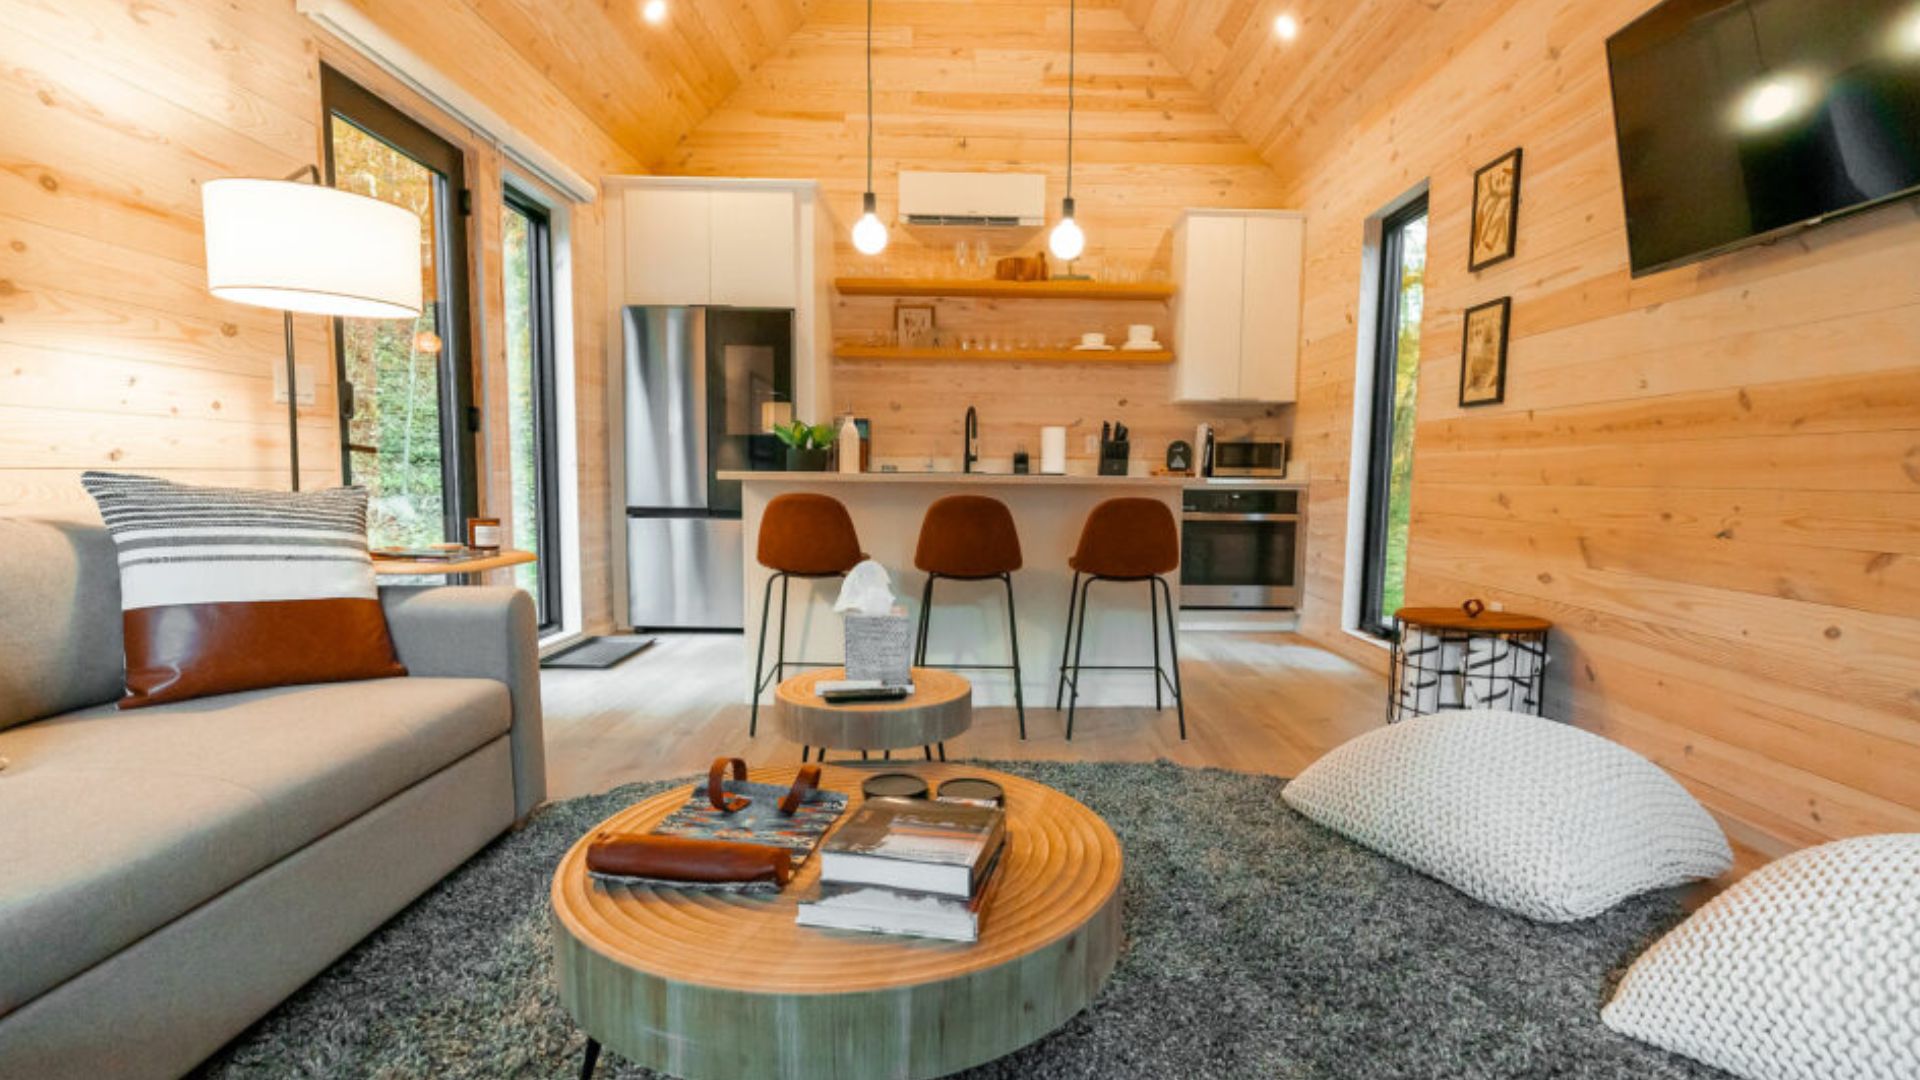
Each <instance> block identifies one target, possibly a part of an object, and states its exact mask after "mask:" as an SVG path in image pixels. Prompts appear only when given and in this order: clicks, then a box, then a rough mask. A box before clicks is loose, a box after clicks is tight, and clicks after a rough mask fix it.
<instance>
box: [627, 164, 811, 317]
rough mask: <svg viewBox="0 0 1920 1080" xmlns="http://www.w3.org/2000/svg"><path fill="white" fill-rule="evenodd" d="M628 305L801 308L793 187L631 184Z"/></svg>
mask: <svg viewBox="0 0 1920 1080" xmlns="http://www.w3.org/2000/svg"><path fill="white" fill-rule="evenodd" d="M622 208H623V210H624V212H625V217H626V229H625V251H626V259H625V261H626V267H625V269H626V275H625V278H626V286H625V290H624V293H623V295H622V299H623V300H624V301H625V302H626V303H628V304H717V305H727V306H732V307H770V308H792V307H798V306H799V305H800V284H799V278H800V274H799V263H800V260H799V252H800V215H799V204H798V201H797V200H796V198H795V194H794V192H793V191H792V190H791V189H778V188H759V187H746V186H743V187H740V188H722V187H716V186H713V185H711V184H698V185H692V186H687V187H675V186H671V185H666V184H660V185H654V184H649V185H646V186H635V187H628V188H627V189H626V190H625V191H624V192H623V199H622Z"/></svg>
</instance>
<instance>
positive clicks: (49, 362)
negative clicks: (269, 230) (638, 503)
mask: <svg viewBox="0 0 1920 1080" xmlns="http://www.w3.org/2000/svg"><path fill="white" fill-rule="evenodd" d="M363 6H364V7H365V8H366V9H367V10H368V11H369V12H372V13H375V14H376V16H377V17H378V18H379V19H380V20H381V21H382V23H383V25H386V26H388V28H389V29H390V30H391V31H392V32H393V33H395V34H396V36H399V37H401V38H402V39H403V40H406V41H407V43H408V45H409V46H410V47H412V48H414V49H415V50H416V51H418V52H419V53H421V54H422V55H424V56H425V57H426V58H427V59H428V60H429V61H430V62H431V63H433V64H435V65H436V66H439V67H440V68H441V69H442V70H443V71H445V72H447V73H448V74H449V75H451V76H453V77H455V78H456V79H459V80H461V81H462V82H463V83H464V84H465V85H467V86H468V87H469V88H471V89H472V90H473V91H474V92H475V93H477V94H479V95H481V96H482V97H484V98H486V99H487V100H488V101H489V103H490V104H491V105H492V106H493V107H494V108H496V110H497V111H499V112H500V113H501V114H502V115H504V116H506V117H507V118H508V119H509V120H510V121H511V122H513V123H515V124H517V125H519V126H521V127H522V128H523V130H528V131H535V132H539V133H540V137H541V138H542V139H543V140H545V141H546V145H547V147H548V149H549V150H551V151H552V152H553V153H555V154H557V155H559V156H560V157H561V158H562V159H563V160H566V161H567V162H568V163H569V164H570V165H572V166H573V167H574V168H576V169H577V170H579V171H580V172H582V173H584V174H585V175H588V176H590V177H592V176H598V175H599V174H601V173H604V172H616V171H625V172H631V171H635V170H636V169H637V168H638V163H637V162H636V161H635V160H634V159H633V158H632V157H631V156H629V155H628V154H627V153H626V152H625V151H623V150H621V149H620V148H619V147H618V146H617V145H616V144H615V143H614V142H613V140H612V139H611V138H610V137H609V136H607V135H606V133H605V132H602V131H600V130H599V129H598V128H596V127H594V126H593V125H592V123H591V122H590V121H588V120H587V119H586V118H585V117H584V115H583V114H581V113H579V111H578V110H577V109H574V108H573V107H572V106H571V105H570V104H569V103H568V102H567V101H566V100H565V99H564V97H563V96H562V95H561V94H560V93H559V92H558V91H557V89H555V88H554V87H552V85H551V84H550V83H548V82H547V80H546V79H545V77H544V76H542V75H541V74H540V73H539V72H538V71H537V70H535V69H534V68H532V67H531V66H530V65H529V64H527V62H526V61H524V60H523V59H521V58H520V57H519V56H518V55H517V54H515V53H514V52H513V51H512V49H511V48H510V47H509V46H508V45H507V43H506V42H505V41H504V40H503V39H501V38H500V37H499V36H498V35H496V34H495V33H494V32H493V31H492V30H491V29H490V28H489V27H487V26H486V24H485V23H484V22H483V21H481V20H480V19H479V17H478V16H476V15H474V13H473V12H472V11H471V10H469V9H468V8H467V7H466V6H465V4H464V3H461V2H460V0H382V2H381V3H378V4H373V3H364V4H363ZM323 58H324V59H326V60H327V61H328V62H330V63H334V64H336V66H341V67H345V68H348V69H351V70H352V72H353V74H354V75H356V77H359V78H361V79H362V80H363V81H365V82H368V83H369V84H370V85H372V86H373V87H374V88H375V89H376V90H378V91H379V92H381V93H383V94H385V95H387V96H389V97H390V99H392V100H394V101H395V103H396V104H399V105H401V107H402V108H405V109H407V110H408V111H410V112H413V113H414V114H415V115H416V116H417V117H418V118H419V119H421V120H422V121H423V122H426V123H427V124H428V126H430V127H434V128H436V129H438V130H440V131H441V133H442V134H444V135H446V136H448V137H449V138H450V139H452V140H453V141H454V142H456V143H458V144H460V145H463V146H465V147H466V148H467V149H468V152H469V174H470V178H471V179H472V181H473V182H474V183H475V185H476V190H477V191H491V190H498V185H499V181H500V178H501V162H500V156H499V154H498V153H497V152H496V151H494V150H493V149H492V148H491V147H489V146H487V145H485V143H484V142H483V141H482V140H480V139H478V138H475V137H474V136H473V134H472V133H470V132H467V131H465V130H464V129H461V128H459V127H458V126H457V125H454V124H452V123H451V122H450V121H448V120H447V119H446V118H445V117H443V116H440V115H438V114H437V113H435V112H434V111H433V110H432V109H431V108H430V107H428V106H426V105H425V104H424V103H422V102H420V101H418V100H417V99H415V98H413V97H412V95H410V94H407V93H406V92H405V91H404V90H402V89H401V88H399V87H398V86H396V85H394V84H393V83H392V82H391V81H390V80H387V79H386V78H385V77H384V76H382V75H381V74H380V73H379V72H377V71H374V70H371V69H370V67H369V66H368V65H366V64H365V63H363V62H361V61H359V59H358V58H357V57H356V56H355V55H354V54H352V53H351V52H349V51H347V50H346V49H345V48H344V47H343V46H340V45H339V44H338V43H335V42H333V41H332V40H331V39H330V38H327V37H326V36H325V35H324V34H321V33H320V32H318V31H317V30H316V28H315V27H314V25H313V24H312V23H311V22H310V21H308V20H307V19H306V18H304V17H302V16H300V15H298V14H296V13H295V12H294V9H293V4H292V2H291V0H239V2H231V3H222V2H215V0H151V2H145V3H141V4H137V5H128V4H119V3H110V2H107V0H77V2H56V0H22V2H19V3H10V4H7V5H5V7H4V9H0V114H3V115H5V116H6V118H7V119H6V122H5V123H4V125H0V233H3V234H4V236H0V513H7V514H19V515H39V516H61V517H83V518H84V517H89V516H91V515H92V513H93V510H92V506H91V503H90V502H89V501H88V500H87V499H86V498H85V496H84V494H83V493H82V492H81V490H80V488H79V486H78V484H77V483H76V477H77V475H78V473H79V472H80V471H81V470H83V469H86V468H97V467H108V468H120V469H126V470H130V471H137V472H147V473H154V474H159V475H165V476H171V477H176V478H179V479H184V480H193V481H199V482H207V483H220V484H236V485H259V486H267V487H276V486H284V484H285V483H286V475H285V471H286V469H285V467H286V420H285V406H284V405H283V404H275V403H274V402H273V401H272V385H273V379H272V373H273V370H274V368H275V367H276V366H277V365H278V364H279V362H280V358H281V356H282V343H281V320H280V317H279V315H278V313H276V312H271V311H267V310H264V309H259V308H250V307H244V306H241V305H237V304H231V303H226V302H224V301H220V300H217V299H214V298H213V297H212V296H210V295H208V294H207V292H206V279H205V270H204V260H203V247H202V239H201V231H200V184H201V183H202V182H203V181H205V180H208V179H212V178H215V177H221V176H280V175H285V174H287V173H290V172H292V171H293V170H295V169H297V168H299V167H300V166H302V165H304V164H307V163H309V162H318V161H320V160H321V157H320V153H321V127H320V122H321V107H320V92H319V63H320V61H321V60H322V59H323ZM483 185H484V186H483ZM478 205H479V206H480V208H481V209H480V212H478V213H476V214H475V215H474V219H473V220H474V222H475V224H474V226H473V227H474V228H475V229H476V236H475V243H474V244H473V250H474V251H475V252H476V254H478V255H480V265H479V270H478V273H479V275H480V276H479V277H477V278H476V281H475V285H474V294H473V295H474V296H475V297H476V298H482V297H484V299H485V307H486V309H487V310H488V311H489V313H490V314H489V319H490V324H489V325H487V326H483V327H482V328H481V329H482V334H481V337H480V338H479V339H478V340H481V341H482V342H483V345H484V349H483V353H482V355H481V357H480V358H479V359H480V360H481V363H480V364H479V365H478V366H479V368H480V371H481V375H480V378H481V381H482V388H483V391H485V390H488V389H491V388H498V387H502V386H503V383H502V381H501V378H500V376H499V375H498V374H497V372H498V371H499V368H500V365H501V364H502V362H503V357H502V352H501V349H502V344H501V343H502V339H503V335H502V333H501V332H500V330H499V328H498V325H497V321H498V317H499V303H500V290H501V287H502V286H501V283H500V276H499V259H498V247H499V245H498V234H499V220H498V204H497V202H491V201H488V200H487V199H485V198H482V199H480V201H479V204H478ZM600 234H601V228H600V224H599V212H598V209H597V208H596V207H583V208H580V209H579V211H578V214H577V217H576V221H575V228H574V230H573V235H574V241H575V250H574V267H575V272H576V283H575V286H576V288H575V298H576V310H577V319H578V334H577V337H576V344H577V347H578V351H579V355H580V356H581V357H582V360H581V362H580V363H579V365H578V371H579V375H580V385H579V388H578V392H579V394H580V396H581V400H582V402H583V407H582V409H581V425H580V432H579V435H580V442H581V445H582V451H583V452H582V454H581V458H582V461H583V463H586V465H585V468H586V471H585V474H584V475H583V476H582V489H583V490H582V500H581V502H582V506H583V508H584V509H585V511H586V513H587V514H588V515H589V516H591V517H592V518H593V519H594V520H592V521H589V522H586V523H583V528H582V530H581V535H582V537H583V542H584V543H585V544H586V545H587V547H588V552H587V557H586V560H585V566H586V570H587V572H588V580H587V585H586V589H585V593H586V600H587V605H586V610H587V619H588V622H589V624H590V625H605V624H606V623H607V622H608V621H609V618H610V615H609V605H608V600H607V596H606V595H605V594H606V592H607V585H606V583H605V580H604V574H603V573H602V572H601V570H600V568H601V567H603V565H604V563H605V558H606V554H605V543H606V541H605V537H606V535H607V529H606V527H605V522H604V516H603V515H604V510H603V509H602V508H603V507H604V506H605V504H606V500H605V497H604V487H605V483H606V480H605V476H606V473H605V452H604V449H602V447H603V446H604V443H605V438H606V435H605V427H604V422H603V419H602V417H601V414H600V411H599V410H598V409H597V408H595V407H593V403H597V402H598V401H599V400H601V397H600V395H601V393H602V389H601V386H600V384H601V382H602V381H603V380H602V364H601V362H600V356H601V338H600V336H599V335H600V333H601V326H600V324H601V321H602V320H601V318H600V316H599V313H600V311H601V307H602V299H601V294H602V293H603V292H604V285H603V284H602V282H601V278H602V269H601V268H602V266H603V259H602V257H601V255H600V246H599V245H600V243H601V235H600ZM295 325H296V328H297V343H298V349H299V353H300V356H301V358H302V361H303V362H305V363H311V364H314V365H315V366H316V367H317V368H319V370H320V373H321V378H320V380H319V381H320V385H319V386H318V387H317V392H316V401H315V402H314V404H313V405H312V406H310V407H305V408H303V409H302V412H301V417H302V419H301V432H300V438H301V450H302V455H301V462H302V466H303V470H304V471H305V475H304V476H303V478H302V479H303V483H306V484H312V485H316V486H317V485H322V484H327V483H335V482H338V480H339V435H338V427H337V424H336V422H335V420H334V417H335V415H336V411H335V410H336V404H335V403H336V398H335V389H334V386H333V382H334V380H333V374H332V363H331V359H330V357H331V346H330V342H329V334H328V330H327V326H326V323H325V321H324V320H321V319H318V318H311V317H307V318H299V319H296V320H295ZM501 396H502V395H501V394H500V393H486V394H484V396H483V398H482V400H483V402H484V403H485V405H486V407H487V408H488V411H489V416H490V420H491V421H492V424H493V430H494V431H498V432H500V433H501V434H502V435H504V426H503V416H502V415H501V412H500V407H501V406H500V402H499V400H498V399H499V398H500V397H501ZM495 441H496V442H504V438H501V439H498V440H495ZM486 449H487V456H486V460H487V461H489V462H490V463H491V464H492V466H493V471H492V473H491V474H490V476H489V478H488V483H487V490H486V495H485V496H484V497H487V498H488V499H489V501H490V502H491V503H493V504H494V505H495V506H501V505H503V504H504V503H505V502H506V500H505V499H504V497H503V495H504V486H503V485H504V481H505V477H504V469H503V467H502V466H503V458H502V454H503V452H504V451H503V448H501V447H498V446H494V445H489V446H488V447H487V448H486ZM589 450H590V451H591V452H588V451H589ZM596 484H597V485H598V489H597V490H596V489H594V485H596ZM596 579H597V580H596Z"/></svg>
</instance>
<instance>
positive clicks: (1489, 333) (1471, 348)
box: [1460, 296, 1513, 408]
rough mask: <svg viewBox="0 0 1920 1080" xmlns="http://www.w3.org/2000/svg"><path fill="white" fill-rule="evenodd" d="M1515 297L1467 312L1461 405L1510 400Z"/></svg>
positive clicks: (1461, 352)
mask: <svg viewBox="0 0 1920 1080" xmlns="http://www.w3.org/2000/svg"><path fill="white" fill-rule="evenodd" d="M1512 314H1513V297H1511V296H1503V297H1501V298H1500V299H1498V300H1489V301H1488V302H1486V303H1484V304H1481V305H1479V306H1478V307H1470V308H1468V309H1467V318H1466V330H1465V332H1464V337H1463V339H1462V341H1461V343H1460V405H1461V407H1462V408H1466V407H1468V406H1472V405H1498V404H1499V403H1500V402H1502V401H1505V400H1506V397H1507V320H1508V318H1509V316H1511V315H1512Z"/></svg>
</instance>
